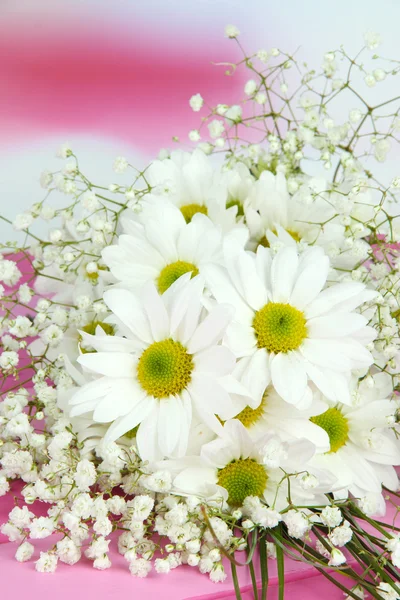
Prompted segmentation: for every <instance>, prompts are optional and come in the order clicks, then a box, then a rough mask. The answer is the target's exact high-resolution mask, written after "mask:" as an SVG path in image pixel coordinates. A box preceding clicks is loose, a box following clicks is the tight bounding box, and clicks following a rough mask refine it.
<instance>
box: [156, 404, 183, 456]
mask: <svg viewBox="0 0 400 600" xmlns="http://www.w3.org/2000/svg"><path fill="white" fill-rule="evenodd" d="M182 419H185V414H184V408H183V406H182V402H181V400H180V398H178V397H175V396H170V397H169V398H164V399H163V400H161V401H160V402H159V409H158V445H159V447H160V450H161V452H162V453H163V455H164V456H171V455H172V454H173V452H174V450H175V449H176V447H177V446H178V444H179V438H180V436H181V435H182V434H183V433H185V435H186V437H187V436H188V435H189V428H187V429H186V431H185V432H183V431H182Z"/></svg>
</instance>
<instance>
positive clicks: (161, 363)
mask: <svg viewBox="0 0 400 600" xmlns="http://www.w3.org/2000/svg"><path fill="white" fill-rule="evenodd" d="M193 366H194V365H193V358H192V356H191V355H190V354H188V353H187V351H186V348H185V347H184V346H182V344H180V343H179V342H175V341H174V340H172V339H167V340H163V341H162V342H154V344H151V346H149V347H148V348H146V350H145V351H144V352H143V354H142V355H141V357H140V358H139V362H138V365H137V377H138V381H139V383H140V385H141V386H142V388H143V389H144V390H145V391H146V392H147V393H148V394H149V395H150V396H154V398H168V396H172V395H174V394H180V393H181V392H182V390H184V389H185V387H186V386H187V385H188V383H189V382H190V380H191V377H192V371H193Z"/></svg>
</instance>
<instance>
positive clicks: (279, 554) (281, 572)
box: [276, 546, 285, 600]
mask: <svg viewBox="0 0 400 600" xmlns="http://www.w3.org/2000/svg"><path fill="white" fill-rule="evenodd" d="M276 561H277V566H278V584H279V600H283V599H284V595H285V558H284V555H283V549H282V548H281V547H280V546H277V547H276Z"/></svg>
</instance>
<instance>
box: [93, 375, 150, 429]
mask: <svg viewBox="0 0 400 600" xmlns="http://www.w3.org/2000/svg"><path fill="white" fill-rule="evenodd" d="M146 395H147V394H146V392H145V391H144V390H142V389H141V388H140V387H139V386H138V385H137V383H136V382H135V381H134V380H126V379H121V380H118V379H116V380H114V383H113V386H112V389H111V391H110V393H109V394H107V396H105V397H104V398H103V399H102V400H101V402H100V403H99V404H98V405H97V406H96V409H95V411H94V413H93V420H94V421H97V422H99V423H109V422H110V421H115V419H117V418H118V417H121V416H123V415H126V414H127V413H129V412H130V410H131V409H132V408H133V407H134V406H135V405H136V404H137V403H138V402H140V401H141V400H142V399H143V398H144V397H145V396H146Z"/></svg>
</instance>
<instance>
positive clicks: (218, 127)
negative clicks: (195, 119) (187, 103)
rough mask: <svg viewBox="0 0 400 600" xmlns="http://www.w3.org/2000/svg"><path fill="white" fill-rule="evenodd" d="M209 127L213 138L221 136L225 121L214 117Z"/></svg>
mask: <svg viewBox="0 0 400 600" xmlns="http://www.w3.org/2000/svg"><path fill="white" fill-rule="evenodd" d="M207 127H208V131H209V133H210V136H211V137H212V138H219V137H220V136H221V135H222V134H223V132H224V122H223V121H220V120H219V119H213V120H212V121H211V122H210V123H209V124H208V125H207Z"/></svg>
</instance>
